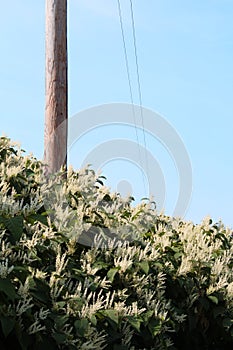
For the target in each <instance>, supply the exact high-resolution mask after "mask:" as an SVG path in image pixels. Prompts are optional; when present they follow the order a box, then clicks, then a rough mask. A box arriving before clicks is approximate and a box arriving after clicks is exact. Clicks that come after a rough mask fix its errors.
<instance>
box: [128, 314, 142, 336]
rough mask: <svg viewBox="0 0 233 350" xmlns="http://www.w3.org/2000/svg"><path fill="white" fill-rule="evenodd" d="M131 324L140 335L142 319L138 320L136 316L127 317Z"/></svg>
mask: <svg viewBox="0 0 233 350" xmlns="http://www.w3.org/2000/svg"><path fill="white" fill-rule="evenodd" d="M127 319H128V321H129V323H130V324H131V326H132V327H133V328H135V329H136V331H138V333H139V332H140V325H141V321H142V320H140V319H138V318H137V317H135V316H128V317H127Z"/></svg>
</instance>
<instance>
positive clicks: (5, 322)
mask: <svg viewBox="0 0 233 350" xmlns="http://www.w3.org/2000/svg"><path fill="white" fill-rule="evenodd" d="M1 324H2V331H3V334H4V336H5V338H7V337H8V335H9V334H10V332H11V331H12V330H13V328H14V325H15V320H14V319H12V318H10V317H4V316H2V317H1Z"/></svg>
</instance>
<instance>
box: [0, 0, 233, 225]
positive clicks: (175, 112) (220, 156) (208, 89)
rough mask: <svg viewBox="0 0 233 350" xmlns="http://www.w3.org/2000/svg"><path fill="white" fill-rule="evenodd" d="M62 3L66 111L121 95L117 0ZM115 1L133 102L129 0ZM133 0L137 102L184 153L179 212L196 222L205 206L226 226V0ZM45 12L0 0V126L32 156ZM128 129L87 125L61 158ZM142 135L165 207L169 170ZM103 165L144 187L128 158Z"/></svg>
mask: <svg viewBox="0 0 233 350" xmlns="http://www.w3.org/2000/svg"><path fill="white" fill-rule="evenodd" d="M68 3H69V14H68V16H69V23H68V24H69V34H68V35H69V37H68V43H69V116H73V115H74V114H76V113H78V112H79V111H81V110H83V109H86V108H89V107H92V106H95V105H100V104H103V103H111V102H130V95H129V87H128V81H127V75H126V70H125V61H124V55H123V45H122V39H121V32H120V24H119V16H118V12H117V1H116V0H68ZM121 3H122V13H123V23H124V28H125V35H126V44H127V50H128V54H129V65H130V72H131V79H132V86H133V94H134V102H135V103H137V104H138V103H139V99H138V91H137V79H136V67H135V58H134V49H133V38H132V27H131V22H130V11H129V10H130V7H129V1H128V0H121ZM133 3H134V15H135V24H136V34H137V48H138V62H139V71H140V79H141V90H142V103H143V106H145V107H147V108H150V109H152V110H154V111H156V112H158V113H159V114H160V115H162V116H163V117H164V118H165V119H166V120H167V121H168V122H169V123H170V124H171V125H172V126H173V128H174V129H175V130H176V131H177V132H178V134H179V135H180V137H181V139H182V140H183V142H184V144H185V147H186V149H187V151H188V153H189V157H190V160H191V163H192V168H193V192H192V198H191V202H190V205H189V208H188V210H187V213H186V218H187V219H188V220H193V221H194V222H200V221H201V219H202V218H203V217H204V216H206V215H210V216H212V217H213V218H214V220H216V221H217V220H219V218H222V220H223V221H224V223H226V224H227V225H229V226H231V227H233V202H232V200H233V156H232V150H233V26H232V22H233V1H232V0H153V1H152V0H143V1H142V0H134V1H133ZM44 22H45V17H44V0H34V1H31V0H30V1H29V0H24V1H18V0H11V1H4V2H2V3H1V13H0V37H1V55H0V77H1V85H0V100H1V124H0V126H1V128H0V131H1V133H5V134H6V135H7V136H9V137H10V138H12V139H13V140H16V141H20V142H21V144H22V147H23V148H24V149H25V150H26V151H27V152H33V153H34V154H35V155H36V156H37V157H38V158H40V159H41V158H42V156H43V127H44V56H45V51H44ZM129 129H130V128H128V129H127V127H126V128H124V127H122V126H121V127H120V126H116V128H114V127H112V126H111V128H109V129H107V127H106V128H105V127H103V128H102V130H101V132H99V131H98V132H96V130H94V131H93V134H92V133H90V134H89V135H86V136H84V137H83V138H82V139H80V140H79V141H78V142H77V143H76V144H75V146H74V147H73V149H72V150H71V151H70V162H71V163H73V164H74V166H79V164H81V163H82V159H81V158H83V157H84V158H85V154H87V153H88V152H89V151H90V150H91V149H93V148H94V147H95V146H96V145H97V144H99V143H101V142H104V141H106V140H109V139H113V138H114V139H115V138H121V137H124V138H128V139H131V138H134V142H136V141H135V135H134V136H133V132H131V131H132V130H129ZM146 137H147V145H148V149H149V150H150V152H151V153H152V154H154V156H155V157H156V159H157V160H158V162H159V163H160V165H161V168H162V170H163V173H164V177H165V180H166V191H167V197H166V203H165V213H167V214H172V210H173V209H172V208H173V206H174V202H175V199H176V198H175V197H176V195H177V189H176V187H177V174H176V170H175V168H174V166H173V163H172V159H171V157H170V158H169V155H168V154H165V153H166V152H165V150H164V149H162V146H161V144H159V142H158V141H157V140H153V139H152V138H151V136H150V135H146ZM102 171H103V174H104V175H105V176H106V177H107V178H108V183H107V184H108V185H110V186H112V187H113V188H116V187H117V183H118V184H119V182H121V181H122V180H123V181H126V182H127V183H128V185H129V184H130V185H131V188H132V192H133V194H135V196H136V197H137V196H139V197H140V196H141V197H142V196H143V195H144V193H143V186H142V179H141V178H140V171H139V170H138V168H137V167H136V166H135V164H132V163H130V162H125V161H123V160H117V159H115V160H114V159H113V160H112V161H111V162H109V163H108V164H106V165H105V166H103V169H102ZM132 174H133V176H132ZM155 177H156V176H155ZM121 184H122V182H121ZM145 195H147V193H146V194H145ZM155 200H156V198H155Z"/></svg>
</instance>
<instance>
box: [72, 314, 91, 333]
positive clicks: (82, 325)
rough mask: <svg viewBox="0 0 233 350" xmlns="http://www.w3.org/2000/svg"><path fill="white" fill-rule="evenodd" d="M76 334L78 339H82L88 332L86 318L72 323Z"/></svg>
mask: <svg viewBox="0 0 233 350" xmlns="http://www.w3.org/2000/svg"><path fill="white" fill-rule="evenodd" d="M74 326H75V329H76V333H77V335H78V336H79V337H84V336H85V333H86V332H87V330H88V326H89V322H88V320H87V319H86V318H83V319H81V320H77V321H75V322H74Z"/></svg>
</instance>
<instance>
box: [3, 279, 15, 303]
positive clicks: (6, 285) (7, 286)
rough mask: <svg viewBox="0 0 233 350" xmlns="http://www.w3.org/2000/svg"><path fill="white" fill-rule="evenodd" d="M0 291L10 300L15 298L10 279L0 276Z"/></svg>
mask: <svg viewBox="0 0 233 350" xmlns="http://www.w3.org/2000/svg"><path fill="white" fill-rule="evenodd" d="M0 291H1V292H3V293H5V294H6V295H7V296H8V297H9V298H10V299H11V300H15V298H16V296H17V294H16V292H15V288H14V286H13V284H12V283H11V281H10V280H8V279H2V278H0Z"/></svg>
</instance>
